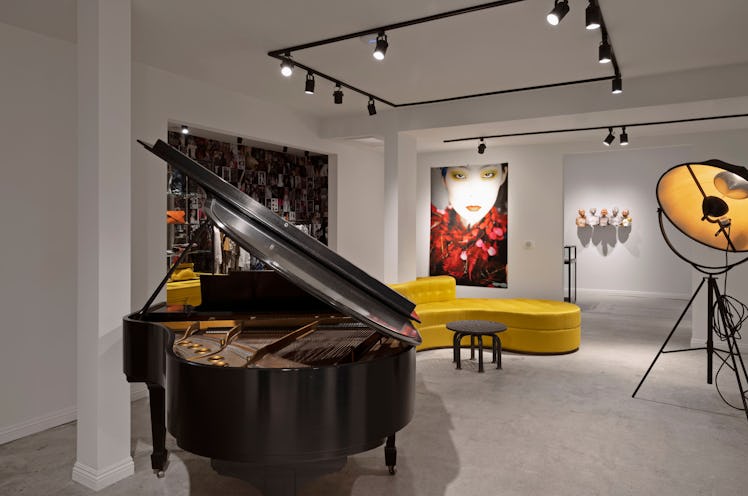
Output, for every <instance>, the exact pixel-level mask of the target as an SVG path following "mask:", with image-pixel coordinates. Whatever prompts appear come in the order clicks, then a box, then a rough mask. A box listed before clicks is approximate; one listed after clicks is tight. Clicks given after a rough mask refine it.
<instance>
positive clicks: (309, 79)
mask: <svg viewBox="0 0 748 496" xmlns="http://www.w3.org/2000/svg"><path fill="white" fill-rule="evenodd" d="M304 93H306V94H307V95H313V94H314V74H312V72H311V71H309V72H307V73H306V84H305V85H304Z"/></svg>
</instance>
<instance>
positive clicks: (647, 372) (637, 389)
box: [631, 278, 706, 398]
mask: <svg viewBox="0 0 748 496" xmlns="http://www.w3.org/2000/svg"><path fill="white" fill-rule="evenodd" d="M705 280H706V278H704V279H702V280H701V283H700V284H699V287H698V288H696V291H694V292H693V295H692V296H691V299H690V300H688V304H687V305H686V308H684V309H683V312H682V313H681V314H680V317H678V321H677V322H676V323H675V325H674V326H673V329H672V330H671V331H670V334H668V335H667V338H665V342H664V343H662V346H660V351H658V352H657V354H656V355H655V357H654V360H652V363H650V364H649V368H648V369H647V371H646V372H645V373H644V377H642V380H641V381H639V385H638V386H636V389H634V394H632V395H631V397H632V398H635V397H636V393H638V392H639V388H640V387H642V384H644V381H645V380H646V378H647V376H648V375H649V373H650V372H651V371H652V367H654V364H655V362H656V361H657V359H658V358H660V355H662V350H664V349H665V346H667V343H668V341H670V338H671V337H673V333H674V332H675V330H676V329H677V328H678V326H679V325H680V321H681V320H683V317H684V316H685V315H686V312H687V311H688V309H689V308H690V307H691V304H692V303H693V300H695V299H696V295H697V294H699V291H701V287H702V286H703V285H704V281H705Z"/></svg>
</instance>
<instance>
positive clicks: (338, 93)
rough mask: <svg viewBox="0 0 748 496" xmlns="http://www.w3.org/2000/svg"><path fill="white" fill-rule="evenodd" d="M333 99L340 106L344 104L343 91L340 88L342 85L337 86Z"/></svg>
mask: <svg viewBox="0 0 748 496" xmlns="http://www.w3.org/2000/svg"><path fill="white" fill-rule="evenodd" d="M332 98H333V101H334V102H335V103H336V104H338V105H340V104H341V103H343V89H342V88H341V87H340V84H336V85H335V91H333V92H332Z"/></svg>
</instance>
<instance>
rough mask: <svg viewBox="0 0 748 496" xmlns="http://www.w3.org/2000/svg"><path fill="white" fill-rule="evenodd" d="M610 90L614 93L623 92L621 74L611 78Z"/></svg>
mask: <svg viewBox="0 0 748 496" xmlns="http://www.w3.org/2000/svg"><path fill="white" fill-rule="evenodd" d="M610 92H611V93H613V94H614V95H618V94H620V93H623V81H621V76H616V77H615V78H614V79H613V84H612V86H611V90H610Z"/></svg>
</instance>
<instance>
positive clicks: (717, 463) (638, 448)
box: [0, 297, 748, 496]
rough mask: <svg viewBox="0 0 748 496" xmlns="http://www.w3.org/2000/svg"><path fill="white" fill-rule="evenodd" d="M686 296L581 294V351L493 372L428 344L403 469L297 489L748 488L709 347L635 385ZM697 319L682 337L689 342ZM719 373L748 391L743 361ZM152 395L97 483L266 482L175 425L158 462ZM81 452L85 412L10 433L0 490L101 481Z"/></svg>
mask: <svg viewBox="0 0 748 496" xmlns="http://www.w3.org/2000/svg"><path fill="white" fill-rule="evenodd" d="M685 303H686V302H685V301H682V300H667V299H644V298H634V297H604V298H600V299H597V300H595V301H580V302H578V304H579V305H580V306H581V307H582V309H583V317H582V347H581V348H580V350H579V351H578V352H576V353H573V354H569V355H562V356H527V355H516V354H511V353H505V354H504V359H503V366H504V368H503V370H495V369H492V368H490V367H488V368H487V369H486V372H485V373H484V374H478V373H477V363H476V362H474V361H473V362H471V361H469V360H463V370H455V369H454V366H453V364H452V363H451V351H449V350H436V351H428V352H423V353H419V354H418V356H417V371H418V372H417V393H416V394H417V397H416V413H415V417H414V418H413V420H412V422H411V423H410V424H409V425H408V426H407V427H406V428H405V429H403V431H401V432H400V433H398V443H397V444H398V473H397V475H396V476H394V477H393V476H390V475H388V474H387V470H386V467H385V466H384V456H383V449H382V448H378V449H376V450H372V451H369V452H366V453H362V454H359V455H356V456H353V457H351V458H349V460H348V463H347V464H346V466H345V467H344V468H343V469H342V470H341V471H340V472H337V473H334V474H330V475H326V476H323V477H320V478H318V479H316V480H314V481H312V482H310V483H308V484H307V485H305V486H303V487H302V488H301V489H300V491H299V494H300V495H301V496H312V495H326V496H343V495H356V496H359V495H382V494H387V495H388V496H393V495H403V496H405V495H408V496H410V495H424V496H435V495H453V496H461V495H468V494H486V495H496V494H501V495H506V496H510V495H554V496H564V495H573V496H579V495H616V496H618V495H636V496H642V495H650V494H652V495H654V494H656V495H658V496H666V495H678V496H681V495H689V496H693V495H732V494H746V493H747V492H748V470H746V468H745V467H746V463H745V462H746V460H747V459H748V421H746V417H745V415H744V414H743V413H742V412H739V411H736V410H734V409H732V408H730V407H729V406H727V405H725V404H724V403H723V401H722V400H721V399H720V398H719V395H718V393H717V390H716V388H715V386H714V385H711V386H710V385H707V384H706V378H705V375H706V358H705V354H704V353H703V352H688V353H675V354H670V355H663V356H661V358H660V359H659V360H658V361H657V364H656V366H655V368H654V369H653V372H652V373H651V374H650V376H649V378H648V379H647V381H646V382H645V383H644V386H643V387H642V389H641V391H640V392H639V394H638V395H637V398H636V399H632V398H631V394H632V392H633V391H634V388H635V387H636V384H637V383H638V382H639V380H640V378H641V377H642V375H643V374H644V371H645V370H646V368H647V366H648V365H649V363H650V362H651V361H652V359H653V357H654V355H655V354H656V352H657V350H658V349H659V346H660V345H661V344H662V342H663V340H664V339H665V336H666V335H667V333H668V332H669V331H670V329H671V327H672V325H673V323H674V322H675V320H676V319H677V317H678V315H679V314H680V312H681V310H682V308H683V306H684V305H685ZM684 324H685V325H684V326H683V328H682V329H680V330H679V331H678V332H676V335H675V337H674V339H673V340H672V342H673V344H674V345H675V346H681V347H687V346H688V344H689V343H688V341H689V338H690V332H689V327H688V326H689V323H688V322H685V323H684ZM744 348H745V351H748V344H746V345H744ZM466 356H467V352H463V357H466ZM486 357H487V359H490V358H488V357H489V355H488V354H487V355H486ZM717 382H718V384H719V385H720V389H721V390H722V392H723V394H724V395H725V396H726V397H727V398H728V399H731V400H732V401H733V403H738V402H739V400H738V395H737V386H736V383H735V378H734V375H733V374H732V373H731V371H729V370H725V371H723V373H722V374H721V375H720V376H719V377H718V381H717ZM147 407H148V405H147V400H140V401H136V402H134V403H133V407H132V408H133V440H132V441H133V444H132V447H133V457H134V460H135V475H133V476H132V477H129V478H127V479H125V480H122V481H120V482H118V483H116V484H114V485H112V486H110V487H108V488H106V489H105V490H103V491H100V493H99V494H101V495H106V496H110V495H111V496H114V495H135V494H137V495H144V496H145V495H193V496H202V495H206V496H207V495H217V494H221V495H246V496H255V495H259V494H260V493H259V492H258V491H256V490H255V489H254V488H253V487H252V486H251V485H249V484H248V483H246V482H244V481H241V480H237V479H233V478H229V477H223V476H219V475H217V474H216V473H215V472H214V471H213V470H212V469H211V467H210V462H209V460H207V459H204V458H200V457H197V456H195V455H192V454H190V453H187V452H185V451H182V450H180V449H179V448H177V447H176V445H175V443H174V440H173V439H172V438H169V439H168V446H167V447H168V448H169V450H170V465H169V467H168V469H167V472H166V477H165V478H163V479H158V478H156V477H155V476H154V475H153V473H152V472H151V470H150V461H149V454H150V449H151V446H150V444H149V443H150V434H149V433H150V430H149V429H150V426H149V423H148V416H147ZM74 461H75V424H74V423H72V424H67V425H64V426H60V427H57V428H55V429H51V430H49V431H46V432H43V433H40V434H36V435H33V436H29V437H27V438H24V439H20V440H17V441H14V442H11V443H8V444H5V445H3V446H0V494H2V495H19V494H23V495H44V496H52V495H66V496H67V495H87V494H93V492H92V491H90V490H88V489H87V488H85V487H83V486H80V485H78V484H77V483H75V482H72V481H71V473H72V467H73V463H74Z"/></svg>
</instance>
